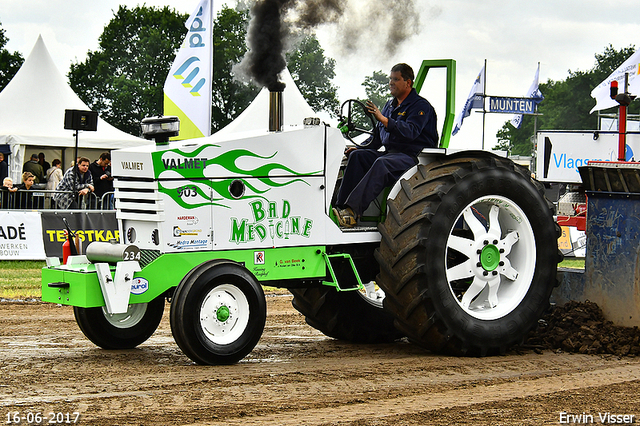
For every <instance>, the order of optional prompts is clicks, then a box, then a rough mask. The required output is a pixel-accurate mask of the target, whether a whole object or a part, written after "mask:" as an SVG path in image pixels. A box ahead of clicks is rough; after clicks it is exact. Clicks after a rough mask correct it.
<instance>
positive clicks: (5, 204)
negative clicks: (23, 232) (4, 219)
mask: <svg viewBox="0 0 640 426" xmlns="http://www.w3.org/2000/svg"><path fill="white" fill-rule="evenodd" d="M17 190H18V188H16V187H14V186H13V179H11V178H10V177H8V176H7V177H5V178H4V179H2V187H0V191H1V192H0V194H1V196H0V207H2V208H3V209H12V208H14V207H15V198H16V196H15V194H14V192H16V191H17Z"/></svg>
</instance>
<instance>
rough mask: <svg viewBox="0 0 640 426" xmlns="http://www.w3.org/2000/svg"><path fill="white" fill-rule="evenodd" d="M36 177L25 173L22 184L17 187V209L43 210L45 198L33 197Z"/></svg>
mask: <svg viewBox="0 0 640 426" xmlns="http://www.w3.org/2000/svg"><path fill="white" fill-rule="evenodd" d="M35 178H36V177H35V176H34V175H33V173H31V172H24V173H23V174H22V183H21V184H20V185H17V189H19V192H18V194H17V195H18V201H17V203H16V206H15V207H16V208H19V209H42V207H43V206H42V204H43V200H44V198H43V197H35V198H34V196H33V192H32V191H33V184H34V183H35Z"/></svg>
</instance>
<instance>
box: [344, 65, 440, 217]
mask: <svg viewBox="0 0 640 426" xmlns="http://www.w3.org/2000/svg"><path fill="white" fill-rule="evenodd" d="M413 80H414V74H413V69H411V67H410V66H409V65H407V64H404V63H403V64H397V65H394V66H393V68H391V74H390V75H389V91H390V92H391V95H392V96H393V98H392V99H390V100H389V101H387V103H386V104H385V106H384V108H382V112H380V110H379V109H378V107H377V106H375V105H374V104H373V102H371V101H367V110H368V111H369V112H370V113H371V114H373V115H374V116H375V117H376V119H377V120H378V125H377V130H378V131H377V132H374V134H373V135H372V136H371V137H370V138H369V139H368V140H367V141H365V143H364V144H363V146H362V147H361V148H355V147H351V148H348V149H347V150H346V151H345V155H346V156H347V158H348V161H347V167H346V169H345V171H344V177H343V179H342V184H341V185H340V190H339V191H338V197H337V200H336V206H338V209H336V208H334V209H333V212H334V214H335V215H336V216H337V218H338V221H339V223H340V226H341V227H347V228H352V227H354V226H355V225H356V221H357V219H358V217H359V216H360V215H362V213H364V211H365V210H366V209H367V207H368V206H369V204H370V203H371V201H373V200H374V199H375V198H376V197H377V196H378V194H380V193H381V192H382V190H383V189H384V188H385V187H387V186H389V185H391V184H393V183H395V182H396V181H397V180H398V179H399V178H400V176H402V175H403V174H404V172H406V171H407V170H408V169H410V168H411V167H413V166H414V165H416V164H417V163H418V154H419V153H420V152H421V151H422V149H423V148H435V147H437V146H438V130H437V128H436V125H437V119H436V112H435V110H434V109H433V107H432V106H431V104H430V103H429V101H427V100H426V99H425V98H423V97H421V96H420V95H418V93H417V92H416V90H415V89H414V88H413ZM381 147H384V151H379V149H380V148H381Z"/></svg>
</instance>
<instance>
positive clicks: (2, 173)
mask: <svg viewBox="0 0 640 426" xmlns="http://www.w3.org/2000/svg"><path fill="white" fill-rule="evenodd" d="M7 176H9V165H8V164H7V162H6V161H4V154H3V153H1V152H0V182H4V178H6V177H7Z"/></svg>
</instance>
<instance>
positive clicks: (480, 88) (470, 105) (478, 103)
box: [451, 66, 484, 135]
mask: <svg viewBox="0 0 640 426" xmlns="http://www.w3.org/2000/svg"><path fill="white" fill-rule="evenodd" d="M474 108H484V66H483V67H482V69H481V70H480V73H479V74H478V77H476V81H475V82H474V83H473V86H471V91H470V92H469V97H468V98H467V102H465V103H464V107H463V108H462V111H460V114H458V117H457V118H456V122H455V125H454V126H453V131H452V132H451V135H455V134H456V133H458V131H459V130H460V127H462V120H464V119H465V118H466V117H468V116H469V115H471V110H472V109H474Z"/></svg>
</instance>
